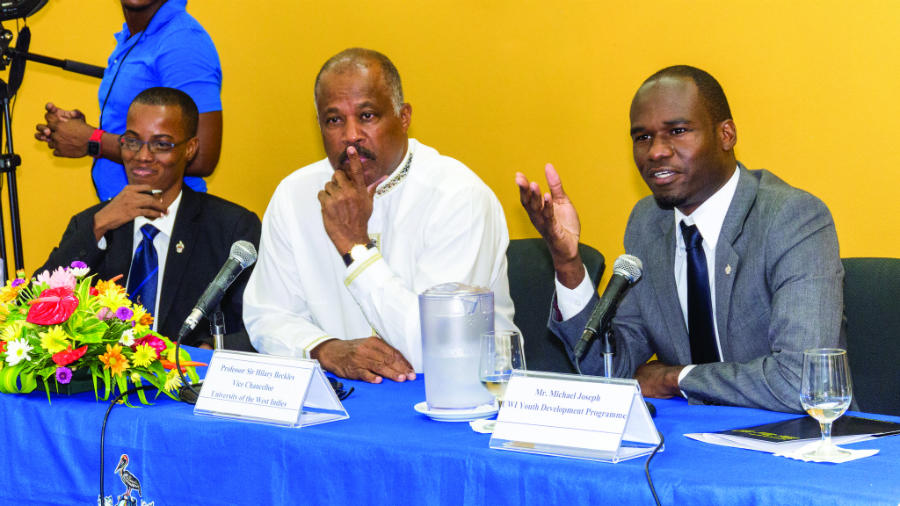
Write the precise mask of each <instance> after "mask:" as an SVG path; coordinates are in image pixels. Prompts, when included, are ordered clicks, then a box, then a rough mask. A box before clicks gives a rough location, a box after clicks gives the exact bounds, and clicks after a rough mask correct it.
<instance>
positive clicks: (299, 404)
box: [194, 350, 348, 427]
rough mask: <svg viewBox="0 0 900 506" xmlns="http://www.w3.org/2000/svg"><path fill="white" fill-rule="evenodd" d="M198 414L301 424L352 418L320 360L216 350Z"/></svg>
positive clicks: (196, 406) (204, 384)
mask: <svg viewBox="0 0 900 506" xmlns="http://www.w3.org/2000/svg"><path fill="white" fill-rule="evenodd" d="M194 414H196V415H206V416H218V417H224V418H234V419H239V420H247V421H251V422H262V423H271V424H275V425H283V426H287V427H303V426H306V425H315V424H317V423H325V422H331V421H335V420H343V419H345V418H348V416H347V411H346V410H344V407H343V406H342V405H341V401H340V400H339V399H338V398H337V395H335V393H334V390H333V389H332V388H331V385H330V384H329V382H328V378H327V377H326V376H325V373H324V372H322V368H321V367H320V366H319V362H318V361H316V360H306V359H301V358H293V357H278V356H273V355H262V354H258V353H245V352H239V351H225V350H218V351H215V352H214V353H213V356H212V359H211V360H210V362H209V367H208V368H207V372H206V378H204V380H203V388H202V389H201V390H200V396H199V398H198V399H197V404H196V405H195V406H194Z"/></svg>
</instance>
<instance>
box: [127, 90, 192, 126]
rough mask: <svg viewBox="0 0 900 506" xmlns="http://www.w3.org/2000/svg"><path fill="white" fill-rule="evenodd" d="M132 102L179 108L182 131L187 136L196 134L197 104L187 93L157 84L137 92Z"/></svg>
mask: <svg viewBox="0 0 900 506" xmlns="http://www.w3.org/2000/svg"><path fill="white" fill-rule="evenodd" d="M131 103H132V104H144V105H174V106H178V107H179V108H180V109H181V121H182V123H183V124H184V131H185V132H186V133H187V134H188V136H189V137H194V136H196V135H197V124H198V122H199V121H200V113H199V112H198V111H197V104H196V103H194V99H192V98H191V96H190V95H188V94H187V93H185V92H183V91H181V90H177V89H175V88H167V87H165V86H157V87H155V88H147V89H146V90H144V91H142V92H140V93H138V96H136V97H134V100H132V101H131Z"/></svg>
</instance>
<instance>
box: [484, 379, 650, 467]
mask: <svg viewBox="0 0 900 506" xmlns="http://www.w3.org/2000/svg"><path fill="white" fill-rule="evenodd" d="M657 444H659V434H658V433H657V432H656V428H655V426H654V425H653V419H652V418H651V417H650V413H649V412H648V411H647V405H646V404H645V403H644V400H643V397H642V396H641V393H640V388H639V387H638V383H637V381H635V380H626V379H610V378H602V377H597V376H576V375H572V374H559V373H548V372H536V371H514V372H513V375H512V376H511V377H510V381H509V385H508V386H507V388H506V394H505V395H504V400H503V405H502V406H501V408H500V414H499V415H498V416H497V423H496V426H495V427H494V432H493V435H492V437H491V443H490V445H491V448H496V449H502V450H512V451H520V452H527V453H540V454H545V455H557V456H563V457H575V458H583V459H591V460H601V461H605V462H619V461H621V460H627V459H631V458H635V457H639V456H641V455H646V454H648V453H650V452H651V451H653V448H654V447H655V446H656V445H657Z"/></svg>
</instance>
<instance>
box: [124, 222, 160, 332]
mask: <svg viewBox="0 0 900 506" xmlns="http://www.w3.org/2000/svg"><path fill="white" fill-rule="evenodd" d="M141 233H142V234H144V238H143V239H142V240H141V243H140V244H139V245H138V247H137V249H136V250H134V258H133V259H132V260H131V271H130V272H129V273H128V294H129V295H128V296H129V297H130V298H131V300H132V301H133V302H136V303H138V304H140V305H142V306H144V309H145V310H146V311H147V312H148V313H150V314H151V315H152V314H153V312H154V311H155V310H156V285H157V280H158V276H157V275H158V273H159V259H158V258H157V256H156V248H155V247H153V238H154V237H156V234H158V233H159V230H158V229H157V228H156V227H154V226H153V225H151V224H149V223H148V224H146V225H144V226H143V227H141Z"/></svg>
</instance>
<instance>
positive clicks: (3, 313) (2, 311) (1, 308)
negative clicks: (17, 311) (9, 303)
mask: <svg viewBox="0 0 900 506" xmlns="http://www.w3.org/2000/svg"><path fill="white" fill-rule="evenodd" d="M7 316H9V308H7V307H6V305H4V304H0V323H6V317H7Z"/></svg>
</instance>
